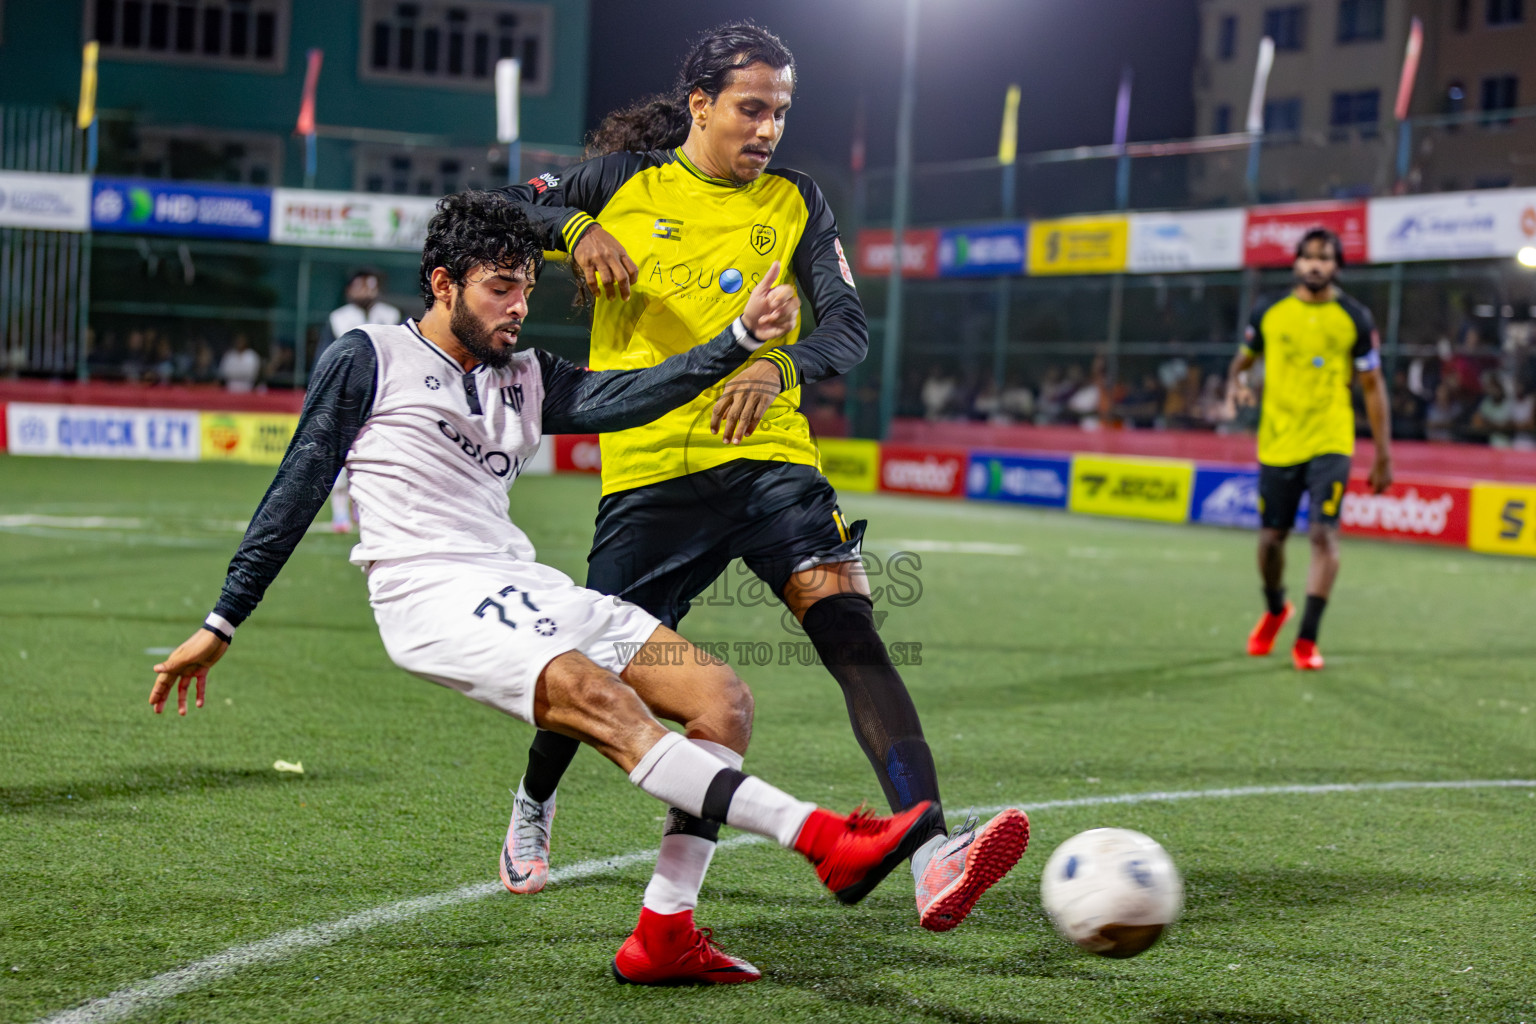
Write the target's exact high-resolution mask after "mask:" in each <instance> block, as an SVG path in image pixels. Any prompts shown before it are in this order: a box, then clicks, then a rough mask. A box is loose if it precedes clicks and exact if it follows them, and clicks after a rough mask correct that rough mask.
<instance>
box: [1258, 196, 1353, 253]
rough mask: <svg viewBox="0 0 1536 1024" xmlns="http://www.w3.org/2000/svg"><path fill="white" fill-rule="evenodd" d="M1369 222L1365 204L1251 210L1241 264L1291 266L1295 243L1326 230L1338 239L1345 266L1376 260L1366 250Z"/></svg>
mask: <svg viewBox="0 0 1536 1024" xmlns="http://www.w3.org/2000/svg"><path fill="white" fill-rule="evenodd" d="M1371 209H1374V208H1371ZM1369 220H1370V213H1369V212H1368V208H1367V206H1366V204H1365V203H1364V202H1328V203H1286V204H1284V205H1281V206H1254V207H1250V208H1249V209H1248V210H1247V223H1246V225H1245V226H1244V228H1243V265H1244V266H1248V267H1288V266H1290V265H1291V264H1292V263H1294V262H1296V244H1297V243H1298V242H1300V241H1301V238H1302V236H1303V235H1305V234H1306V233H1307V232H1308V231H1310V230H1312V229H1313V228H1327V229H1328V230H1329V231H1332V232H1333V233H1334V234H1336V235H1338V236H1339V241H1340V242H1341V243H1343V245H1344V262H1346V263H1365V262H1366V261H1367V257H1369V258H1370V259H1377V257H1376V255H1375V254H1374V253H1373V252H1371V251H1370V250H1369V249H1368V248H1367V246H1368V244H1369V241H1370V235H1369V232H1368V231H1367V225H1368V223H1369Z"/></svg>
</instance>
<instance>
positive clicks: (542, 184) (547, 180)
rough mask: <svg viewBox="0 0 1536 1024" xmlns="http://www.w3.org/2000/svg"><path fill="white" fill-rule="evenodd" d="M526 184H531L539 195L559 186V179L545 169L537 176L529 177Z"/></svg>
mask: <svg viewBox="0 0 1536 1024" xmlns="http://www.w3.org/2000/svg"><path fill="white" fill-rule="evenodd" d="M528 184H530V185H532V186H533V190H534V191H535V192H537V193H538V194H539V195H543V194H544V193H545V192H548V191H549V190H550V189H552V188H559V187H560V179H559V178H557V177H555V176H554V175H553V174H550V173H549V172H548V171H545V172H544V173H543V174H541V175H539V176H538V177H537V178H529V179H528Z"/></svg>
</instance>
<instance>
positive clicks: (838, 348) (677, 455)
mask: <svg viewBox="0 0 1536 1024" xmlns="http://www.w3.org/2000/svg"><path fill="white" fill-rule="evenodd" d="M794 87H795V69H794V60H793V58H792V57H791V55H790V53H789V51H788V49H787V48H785V46H784V44H783V43H782V42H781V41H780V40H779V39H778V38H777V37H776V36H774V35H773V34H772V33H770V32H767V31H766V30H764V29H762V28H759V27H758V26H755V25H750V24H736V25H727V26H723V27H721V28H719V29H716V30H714V31H713V32H710V33H707V34H706V35H705V36H704V37H702V38H701V39H700V40H699V42H698V43H697V44H696V45H695V47H694V49H693V51H692V52H691V53H690V54H689V56H688V57H687V59H686V60H685V61H684V65H683V70H682V74H681V76H680V81H679V87H678V89H677V90H676V92H675V93H674V94H672V95H670V96H663V97H656V98H653V99H652V100H649V101H647V102H644V103H641V104H638V105H636V106H635V107H632V108H630V109H628V110H624V111H620V112H618V113H616V114H614V115H611V116H610V117H609V118H608V119H607V121H605V122H604V125H603V126H602V127H600V128H599V129H598V132H597V133H596V134H595V136H594V140H593V143H594V144H593V147H592V148H593V149H595V150H596V151H597V155H595V156H594V157H593V158H592V159H589V160H587V161H585V162H583V163H580V164H578V165H576V166H575V167H573V168H571V169H570V170H569V171H568V172H567V173H565V174H564V175H563V176H561V177H560V178H558V179H557V178H555V177H554V176H545V177H542V178H536V179H534V180H533V181H531V182H529V183H528V184H527V185H520V186H515V187H512V188H508V189H506V190H505V191H506V193H507V194H508V195H510V196H511V197H512V198H513V200H514V201H516V202H518V203H519V204H520V205H521V206H522V207H523V209H524V210H525V211H526V212H527V214H528V216H529V217H530V219H532V220H533V221H534V222H535V223H536V224H539V225H542V230H543V232H544V239H545V242H546V246H547V247H548V248H551V249H562V250H565V251H566V252H569V253H570V254H571V256H572V260H573V262H574V263H575V265H576V267H577V268H578V269H579V271H580V272H581V274H582V275H583V277H584V279H585V282H586V285H587V287H588V289H589V290H590V291H591V293H592V295H593V313H592V317H593V325H592V343H591V360H590V361H591V366H592V368H593V369H609V368H619V367H640V366H652V365H655V364H656V363H659V362H660V361H661V360H663V359H665V358H666V357H667V356H668V355H670V354H672V353H674V352H680V351H684V350H686V349H690V348H692V347H694V346H695V345H696V344H697V340H696V335H697V332H699V331H701V330H705V329H707V327H709V326H712V325H714V326H715V330H714V332H713V333H711V334H708V335H703V336H707V337H713V336H714V334H718V333H719V329H720V327H723V326H725V325H728V324H730V323H731V322H732V320H733V319H734V318H735V317H736V316H737V315H738V313H739V311H740V307H741V304H742V302H743V300H744V299H745V297H746V295H747V294H748V293H749V292H750V291H751V289H752V287H753V286H754V285H755V284H756V283H757V282H758V281H759V280H760V279H761V278H762V276H763V275H764V274H766V273H768V272H769V271H770V269H771V268H773V267H775V266H778V267H781V268H782V271H781V275H780V278H779V280H780V282H781V283H785V282H787V283H792V284H793V285H794V287H795V288H797V289H798V290H799V292H800V293H801V295H802V296H803V297H804V299H805V301H806V303H807V304H808V305H809V307H810V308H811V310H812V311H813V312H814V314H815V319H816V325H815V329H814V330H812V331H810V332H809V333H807V334H805V335H804V336H800V335H799V334H798V332H797V331H796V330H791V331H790V332H789V333H788V334H786V335H785V336H784V337H783V338H782V339H779V340H777V341H774V342H770V343H768V344H766V345H764V346H763V347H762V348H761V349H760V350H759V352H758V354H757V355H756V356H755V357H754V358H753V360H752V361H750V362H749V363H748V364H747V365H746V366H745V368H744V369H742V370H741V371H740V372H739V373H738V374H737V375H736V376H735V377H734V378H732V379H731V380H730V381H729V382H727V383H726V384H725V386H724V388H723V389H722V390H720V391H714V392H711V393H707V394H705V395H702V396H700V398H699V399H698V400H697V401H695V402H692V403H690V404H688V405H685V406H682V407H681V408H679V409H677V410H675V411H674V412H672V413H669V414H667V415H665V416H662V417H661V418H660V419H657V420H656V421H655V422H653V423H650V424H647V425H646V426H643V427H638V428H635V429H631V430H622V431H615V432H613V433H609V434H604V435H603V436H602V463H603V496H602V500H601V502H600V504H599V506H598V515H597V525H596V531H595V536H594V538H593V542H592V552H591V554H590V556H589V557H588V575H587V585H588V586H589V587H591V588H592V589H595V590H599V591H602V592H604V593H608V594H614V595H617V596H620V597H622V598H624V599H625V600H627V601H631V602H633V603H635V604H637V605H639V606H640V607H642V608H644V609H647V610H648V611H650V612H651V613H652V614H654V615H656V616H657V617H658V618H659V619H661V621H663V622H665V623H674V624H675V623H676V622H678V620H680V619H681V618H682V617H683V616H684V615H685V614H686V613H687V611H688V607H689V602H690V601H692V599H693V598H695V597H697V596H698V595H699V594H700V593H702V592H703V591H704V590H705V589H706V588H708V587H709V585H710V584H711V583H713V582H714V580H715V578H716V577H718V576H719V575H720V573H721V572H722V571H724V570H725V568H726V566H727V565H728V564H729V563H730V562H731V560H732V559H734V558H740V559H742V560H743V561H744V562H745V563H746V565H747V566H748V568H750V569H751V570H752V572H753V573H755V574H756V575H757V576H758V577H759V578H760V579H761V580H762V581H763V582H764V583H765V584H767V586H768V587H769V588H771V589H772V591H773V592H774V594H776V595H777V596H779V597H780V598H781V599H782V600H783V601H784V603H785V605H786V606H787V607H788V609H789V610H790V612H791V613H792V614H794V616H795V617H796V618H797V619H798V620H799V621H800V623H801V625H802V626H803V628H804V629H805V632H806V634H807V636H808V637H809V639H810V640H811V642H812V643H813V644H814V645H815V647H816V650H817V652H818V653H819V654H820V656H821V660H822V662H823V664H825V665H826V667H827V670H828V671H829V672H830V673H831V674H832V675H833V676H834V678H836V679H837V681H838V683H839V685H840V686H841V687H842V690H843V693H844V697H845V700H846V703H847V707H848V713H849V718H850V720H851V721H852V723H853V727H854V733H855V736H856V737H857V739H858V741H859V744H860V746H861V747H862V748H863V750H864V752H865V754H866V755H867V756H868V758H869V760H870V763H871V765H872V766H873V767H874V768H875V772H876V775H877V776H878V778H879V779H880V783H881V786H882V788H883V789H884V791H885V795H886V798H887V799H888V800H889V801H890V803H891V805H892V806H893V807H899V808H905V807H908V806H912V805H915V804H916V803H918V802H921V801H923V800H931V801H933V802H934V803H935V804H937V803H938V800H939V790H938V779H937V773H936V771H935V768H934V763H933V755H932V753H931V752H930V751H929V748H928V744H927V741H926V740H925V738H924V736H923V730H922V725H921V723H920V721H919V720H918V716H917V711H916V708H915V707H914V706H913V703H912V699H911V697H910V695H909V694H908V692H907V689H906V686H905V685H904V684H903V682H902V679H901V676H900V675H899V674H898V672H897V671H896V669H895V667H894V666H893V664H892V663H891V659H890V657H889V656H888V654H887V652H886V649H885V646H884V644H883V643H882V642H881V640H880V635H879V633H878V632H877V631H876V628H875V619H874V611H873V606H872V604H871V601H870V597H869V587H868V583H867V582H866V579H865V576H864V572H863V566H862V564H861V562H860V553H859V548H860V541H861V538H862V534H863V527H864V524H863V523H862V522H858V523H851V524H850V523H848V522H847V521H846V520H845V519H844V518H843V515H842V512H841V511H840V510H839V508H838V505H837V495H836V493H835V492H834V491H833V489H832V487H831V485H830V484H828V483H827V481H826V478H825V477H823V476H822V474H821V472H820V468H819V459H818V455H817V450H816V446H815V443H814V441H813V440H812V437H811V432H810V425H809V423H808V422H807V421H806V419H805V417H804V416H803V415H802V414H801V413H800V411H799V404H800V389H801V386H802V385H803V384H805V383H810V382H815V381H818V380H822V379H824V378H827V377H832V376H836V375H838V374H841V373H844V372H846V371H848V370H849V369H851V368H852V367H853V366H855V365H856V364H857V363H858V362H859V361H860V360H862V359H863V358H864V353H865V351H866V349H867V347H868V329H867V326H866V323H865V318H864V311H863V308H862V306H861V305H860V303H859V297H858V293H857V292H856V291H855V290H854V284H853V275H852V274H851V272H850V271H849V269H848V263H847V261H846V259H845V258H844V256H843V249H842V243H841V242H840V241H839V239H838V233H837V224H836V222H835V221H834V219H833V217H832V212H831V210H830V209H829V207H828V205H827V202H826V199H825V198H824V197H823V196H822V194H821V190H820V189H818V188H817V187H816V184H815V182H813V181H812V180H811V179H810V178H809V177H807V176H806V175H804V174H801V173H799V172H798V171H792V170H785V169H780V168H769V167H768V164H769V161H770V159H771V158H772V156H773V152H774V149H775V147H776V146H777V145H778V142H779V139H780V137H781V136H782V134H783V131H784V124H785V119H786V116H787V114H788V111H789V107H790V104H791V102H792V100H793V96H794ZM716 430H718V432H719V433H718V436H717V435H716V433H715V431H716ZM574 752H575V746H574V745H573V744H571V743H570V742H569V741H568V740H566V739H565V738H564V737H561V736H557V735H554V734H552V733H546V732H541V733H540V734H539V735H538V736H537V737H536V739H535V740H534V744H533V749H532V751H531V752H530V755H529V764H528V771H527V772H526V773H525V775H524V777H523V780H522V783H521V784H520V785H519V787H518V793H517V798H516V801H515V804H514V808H515V810H514V814H513V818H512V823H511V826H510V827H509V829H508V835H507V841H506V843H505V845H504V846H503V850H502V861H501V876H502V881H503V883H504V884H505V885H506V886H507V888H508V889H510V890H511V891H513V892H536V891H538V889H540V888H542V886H543V884H544V881H545V879H546V878H547V876H548V870H549V863H548V857H549V854H548V851H549V823H550V820H551V819H552V817H553V813H554V804H555V787H556V784H557V783H558V782H559V779H560V777H561V775H562V773H563V772H564V771H565V769H566V767H567V765H568V764H569V762H570V758H571V756H572V755H573V754H574ZM716 753H719V754H720V756H722V757H726V756H727V754H729V753H731V752H720V751H717V752H716ZM735 756H736V757H737V760H738V761H739V758H740V755H739V753H738V754H736V755H735ZM717 831H718V830H717V828H716V827H715V826H714V825H713V824H712V823H710V822H708V821H704V820H701V819H700V818H698V817H695V816H693V815H689V814H684V813H683V812H682V811H678V810H675V809H674V810H673V812H672V814H671V815H670V817H669V820H668V823H667V828H666V834H665V835H664V837H663V840H662V846H661V851H660V855H659V857H658V861H657V869H656V874H655V875H654V876H653V878H652V880H651V884H650V885H649V886H648V887H647V889H646V894H645V904H644V909H643V910H642V911H641V918H640V924H639V926H638V927H637V928H636V930H635V933H634V934H633V935H632V936H631V937H630V939H629V941H627V942H626V943H625V945H624V947H623V949H621V950H620V953H619V956H618V958H616V960H615V971H616V972H617V973H618V974H619V975H620V977H621V978H622V979H623V980H630V981H643V982H647V983H663V982H677V981H684V980H690V981H708V980H710V979H708V978H703V977H700V974H699V972H698V971H695V970H693V969H692V968H691V967H690V961H689V958H688V956H687V955H686V950H683V949H682V947H684V946H686V941H679V940H676V939H673V938H669V936H673V935H683V936H688V935H693V934H696V933H695V932H694V926H693V923H692V911H693V909H694V907H695V905H696V903H697V900H698V891H699V886H700V885H701V884H702V882H703V877H704V872H705V870H706V869H707V867H708V864H709V860H710V857H711V855H712V853H713V850H714V846H715V838H716V833H717ZM1028 838H1029V825H1028V819H1027V818H1026V817H1025V816H1024V814H1023V813H1022V812H1020V811H1017V810H1011V811H1006V812H1004V813H1003V814H1000V815H998V816H997V817H996V818H993V819H992V820H991V821H990V822H988V823H987V824H986V825H985V826H983V827H981V828H980V829H978V828H976V825H975V823H974V821H973V822H970V823H968V824H967V826H964V827H962V828H960V829H959V830H957V831H956V832H955V833H954V834H953V835H946V834H945V833H944V831H943V829H942V827H940V828H938V829H936V830H935V832H934V834H933V835H932V836H931V837H930V839H929V840H928V841H927V842H926V843H925V844H924V845H923V846H922V847H921V848H920V849H919V850H918V851H917V853H915V854H914V855H913V861H912V869H913V876H914V879H915V880H916V885H917V904H918V911H919V919H920V921H921V923H922V924H923V926H924V927H927V928H930V929H932V930H935V931H944V930H947V929H949V928H953V927H954V926H955V925H956V924H958V923H959V922H960V921H961V920H962V919H963V918H964V917H965V916H966V915H967V914H968V913H969V911H970V909H971V907H972V906H973V905H974V903H975V901H976V899H977V898H978V897H979V896H980V895H981V894H982V893H983V892H985V891H986V889H987V888H988V887H990V886H991V885H992V884H993V883H994V882H995V881H997V879H998V878H1000V877H1002V875H1004V874H1005V873H1006V872H1007V871H1008V870H1010V869H1011V868H1012V867H1013V865H1014V863H1016V862H1017V860H1018V858H1019V856H1020V855H1022V853H1023V852H1024V848H1025V845H1026V844H1027V842H1028ZM678 950H682V952H677V951H678Z"/></svg>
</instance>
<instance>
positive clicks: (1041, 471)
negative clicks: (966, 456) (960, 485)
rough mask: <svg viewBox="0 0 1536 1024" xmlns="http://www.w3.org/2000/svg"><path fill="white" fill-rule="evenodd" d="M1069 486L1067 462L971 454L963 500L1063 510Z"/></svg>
mask: <svg viewBox="0 0 1536 1024" xmlns="http://www.w3.org/2000/svg"><path fill="white" fill-rule="evenodd" d="M1071 486H1072V460H1071V459H1070V458H1056V457H1052V456H1045V455H1041V456H1033V455H1009V454H1006V453H1001V452H1000V453H997V454H993V453H990V452H972V453H971V457H970V461H969V464H968V466H967V468H966V471H965V496H966V497H967V498H972V499H976V500H979V501H1012V502H1018V503H1020V504H1023V505H1044V506H1046V507H1048V508H1066V507H1067V491H1068V490H1069V489H1070V488H1071Z"/></svg>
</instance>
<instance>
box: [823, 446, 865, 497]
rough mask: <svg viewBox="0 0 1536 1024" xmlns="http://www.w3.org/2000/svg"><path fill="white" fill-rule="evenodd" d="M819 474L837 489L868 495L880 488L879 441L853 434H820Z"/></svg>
mask: <svg viewBox="0 0 1536 1024" xmlns="http://www.w3.org/2000/svg"><path fill="white" fill-rule="evenodd" d="M816 448H817V450H818V451H819V452H820V454H821V475H822V476H824V477H826V478H827V480H828V481H829V482H830V483H831V484H832V486H833V487H835V488H837V489H838V490H839V491H857V492H859V493H863V494H868V493H869V492H871V491H876V490H879V488H880V443H879V442H878V441H866V440H863V439H861V438H856V437H820V438H817V439H816Z"/></svg>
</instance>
